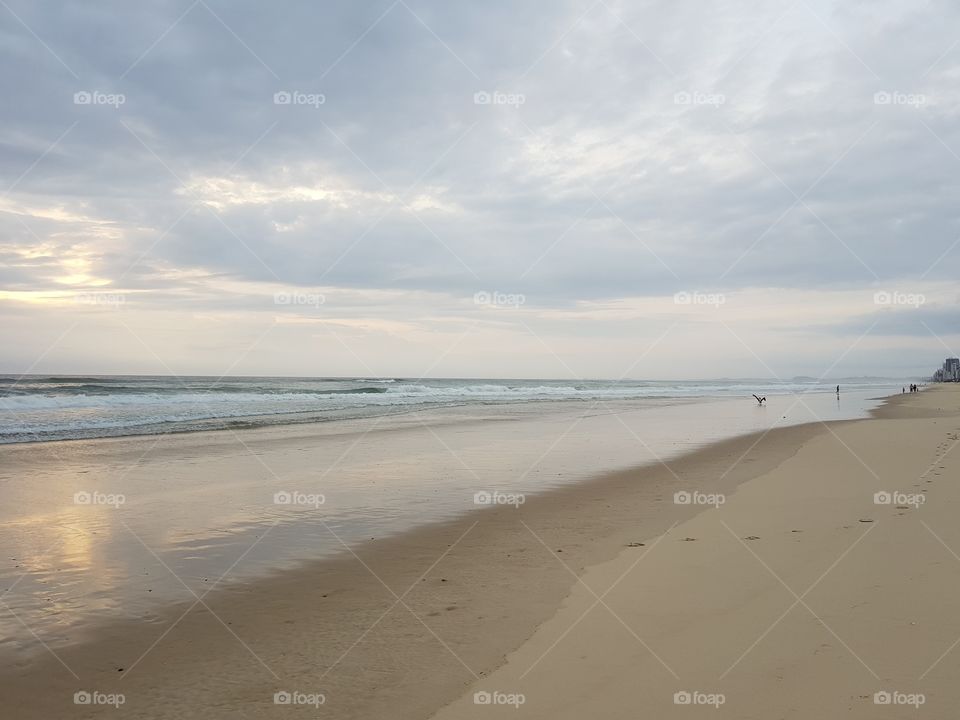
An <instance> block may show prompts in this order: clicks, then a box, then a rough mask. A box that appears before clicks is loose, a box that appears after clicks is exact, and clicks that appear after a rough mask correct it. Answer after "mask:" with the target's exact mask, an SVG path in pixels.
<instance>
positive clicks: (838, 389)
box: [837, 385, 840, 395]
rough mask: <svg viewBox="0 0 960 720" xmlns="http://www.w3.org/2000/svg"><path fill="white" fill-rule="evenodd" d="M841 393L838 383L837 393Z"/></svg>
mask: <svg viewBox="0 0 960 720" xmlns="http://www.w3.org/2000/svg"><path fill="white" fill-rule="evenodd" d="M839 394H840V386H839V385H837V395H839Z"/></svg>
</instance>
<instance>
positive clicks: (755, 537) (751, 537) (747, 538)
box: [744, 535, 760, 540]
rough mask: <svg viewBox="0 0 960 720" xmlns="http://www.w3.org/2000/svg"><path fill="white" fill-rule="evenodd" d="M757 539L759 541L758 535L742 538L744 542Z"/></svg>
mask: <svg viewBox="0 0 960 720" xmlns="http://www.w3.org/2000/svg"><path fill="white" fill-rule="evenodd" d="M759 539H760V536H759V535H747V536H746V537H745V538H744V540H759Z"/></svg>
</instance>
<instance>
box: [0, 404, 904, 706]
mask: <svg viewBox="0 0 960 720" xmlns="http://www.w3.org/2000/svg"><path fill="white" fill-rule="evenodd" d="M898 397H900V396H899V395H894V396H891V398H889V399H888V401H887V403H886V404H885V406H884V407H887V406H889V405H892V404H896V399H897V398H898ZM905 397H909V396H905ZM845 422H859V421H857V420H853V421H836V424H842V423H845ZM825 432H827V431H826V430H825V429H824V428H823V427H822V426H821V425H820V424H819V423H811V424H806V425H797V426H790V427H782V428H775V429H773V430H769V431H767V432H766V433H754V434H752V435H747V436H740V437H737V438H733V439H730V440H725V441H721V442H719V443H714V444H711V445H708V446H706V447H704V448H701V449H699V450H695V451H693V452H692V453H688V454H685V455H683V456H681V457H680V458H677V459H671V460H669V461H668V466H664V465H653V466H642V467H640V468H633V469H630V470H625V471H618V472H614V473H608V474H605V475H602V476H600V477H596V478H593V479H590V480H587V481H583V482H578V483H576V484H572V485H568V486H564V487H559V488H554V489H551V490H549V491H547V492H544V493H542V494H538V495H536V496H534V497H532V498H530V500H529V501H528V503H527V504H525V505H523V506H521V507H520V508H518V509H515V508H513V507H493V508H486V509H482V510H479V511H476V512H474V513H470V514H468V515H467V516H464V517H459V518H456V519H454V520H452V521H447V522H441V523H438V524H433V525H427V526H423V527H419V528H416V529H414V530H411V531H407V532H404V533H402V534H400V535H394V536H391V537H389V538H387V539H384V540H371V541H368V542H367V543H364V544H363V545H361V546H358V547H356V548H349V549H344V550H343V554H342V555H341V557H339V558H332V559H326V560H319V561H315V562H312V563H309V562H308V563H304V564H303V565H301V566H300V567H299V568H297V569H295V570H285V571H281V572H278V573H277V574H276V575H274V576H273V577H270V578H266V579H260V580H255V581H251V582H244V583H237V584H230V585H227V586H224V587H222V588H220V589H217V590H216V591H215V592H213V593H211V594H210V595H209V596H205V595H203V594H202V593H203V592H204V591H205V590H206V589H208V588H209V586H208V587H207V588H204V589H202V590H196V589H195V590H194V592H197V595H198V596H199V597H201V598H203V601H202V602H194V600H193V599H191V600H190V601H189V602H187V603H182V604H177V605H173V606H170V607H167V608H166V611H165V612H164V613H162V614H161V615H160V616H158V617H157V618H155V619H154V620H153V622H151V623H149V624H147V623H137V622H118V623H113V624H110V625H105V626H103V627H101V628H100V629H99V631H98V639H97V640H96V641H95V642H88V643H83V644H81V645H77V646H72V647H67V648H63V649H62V650H61V649H59V648H58V649H57V654H58V655H59V656H60V657H61V658H62V659H63V660H64V662H65V663H66V665H67V666H69V667H73V666H74V665H77V667H78V670H77V672H76V674H77V675H78V676H80V678H81V682H78V681H77V680H75V679H74V678H73V677H72V676H71V675H70V674H69V672H68V670H66V669H65V668H64V667H63V666H62V665H60V663H59V661H57V660H56V659H55V658H53V657H52V656H50V655H44V656H41V657H39V658H34V659H31V660H28V661H26V662H24V663H22V664H21V665H19V666H17V667H16V669H15V670H16V672H14V673H13V674H9V673H5V674H4V675H3V676H2V677H0V684H2V686H3V687H4V691H5V693H7V694H9V693H14V694H16V695H20V696H21V697H23V695H21V693H28V694H29V695H28V696H29V697H32V698H33V701H34V704H37V700H38V699H41V698H42V700H43V702H42V703H40V705H41V706H40V707H37V708H36V714H25V715H24V717H44V716H50V715H51V714H56V713H62V712H64V709H65V707H66V706H67V705H69V708H70V709H71V711H73V712H76V711H77V708H76V707H74V706H73V705H72V704H70V703H66V702H65V699H69V698H72V693H73V692H75V691H76V690H78V689H84V688H87V689H96V690H99V691H101V692H123V693H124V694H125V695H126V697H127V703H126V707H127V708H134V707H135V708H136V711H137V713H138V717H167V716H169V717H193V716H196V717H200V716H204V717H209V713H208V712H207V711H205V710H203V709H202V706H206V705H207V703H212V704H214V705H217V706H223V705H226V706H229V705H230V704H231V703H236V704H237V707H241V706H242V707H243V708H245V709H244V712H246V713H248V716H258V715H251V713H252V712H254V710H255V711H256V712H262V713H263V714H264V716H270V713H275V712H276V708H275V706H274V705H273V703H272V697H273V693H274V692H277V691H278V690H283V689H285V688H286V689H289V690H297V691H299V692H304V693H310V692H314V693H323V694H324V695H325V696H326V699H327V702H326V710H327V711H329V712H331V713H332V714H333V715H334V716H336V717H362V716H368V717H369V716H370V714H371V713H383V712H387V711H389V712H393V713H396V712H397V711H398V709H400V708H404V710H403V711H402V712H401V713H400V714H399V715H398V716H399V717H411V718H412V717H425V716H426V714H428V713H430V712H432V711H434V710H436V709H437V708H439V707H440V706H442V705H444V704H445V703H447V702H450V701H453V700H454V699H455V698H456V697H457V695H458V694H459V692H460V691H461V690H462V688H463V687H465V686H466V684H467V683H468V682H470V681H472V680H474V679H475V677H474V673H476V674H477V675H482V674H486V673H489V672H492V671H493V670H495V669H496V668H497V667H499V666H500V665H501V664H502V662H503V658H504V656H505V654H506V653H507V652H509V651H511V650H515V649H516V648H518V647H519V646H520V645H521V644H522V641H523V640H524V639H526V638H528V637H530V636H531V635H532V634H533V633H534V631H535V630H536V629H537V628H538V627H539V626H540V625H541V624H542V623H544V622H545V621H546V620H548V619H549V618H550V617H551V616H552V615H553V614H554V613H556V612H557V611H558V609H559V608H560V607H561V606H562V604H563V602H564V600H565V598H566V597H567V596H568V594H569V592H570V590H571V588H573V586H574V585H575V584H576V582H577V580H576V578H575V577H573V574H571V572H570V570H568V569H567V568H568V567H569V568H570V569H572V570H573V571H574V572H575V573H576V574H580V573H582V572H584V571H585V569H586V568H588V567H592V566H594V565H596V564H598V563H602V562H605V561H609V560H610V559H611V558H613V557H615V556H616V555H617V554H618V553H619V552H621V551H622V550H623V548H624V546H625V545H628V544H630V543H648V542H649V541H650V540H651V539H652V538H654V537H657V536H659V535H660V534H662V533H663V532H664V531H666V530H667V529H668V528H669V527H670V525H671V524H675V523H677V522H682V521H684V520H686V519H689V518H691V517H694V516H695V515H697V514H699V513H700V512H701V511H702V508H700V507H697V506H679V505H675V504H673V502H672V497H671V496H672V493H673V492H674V491H676V490H678V489H684V490H688V491H691V492H692V491H700V492H705V491H710V492H723V493H725V494H729V493H731V492H733V491H735V490H736V488H737V487H738V486H739V485H741V484H742V483H744V482H746V481H749V480H751V479H754V478H756V477H759V476H760V475H762V474H763V473H764V472H768V471H770V470H771V469H773V468H775V467H776V466H778V465H779V464H780V463H782V462H783V461H785V460H786V459H787V458H789V457H791V456H792V455H794V454H795V453H796V452H797V451H798V450H799V448H800V447H802V446H803V445H804V444H805V443H806V442H807V441H809V440H810V439H811V438H813V437H815V436H817V435H819V434H821V433H825ZM741 456H742V457H743V459H742V461H740V462H738V460H739V459H740V458H741ZM730 466H732V470H731V471H730V472H729V473H727V474H726V476H725V477H724V478H723V479H722V480H721V481H717V480H716V474H717V468H718V467H723V468H726V467H730ZM677 476H679V477H682V478H683V480H684V483H683V485H684V486H683V487H682V488H681V487H680V483H679V482H678V480H677ZM638 547H640V548H641V549H642V547H643V546H638ZM554 551H557V554H556V555H553V552H554ZM560 553H562V554H563V560H564V563H563V564H560V563H557V562H556V559H555V558H556V557H559V554H560ZM438 559H439V560H438ZM564 565H566V566H567V567H564ZM423 573H426V574H425V575H424V576H423V577H422V578H421V574H423ZM213 580H214V579H213V578H211V582H212V581H213ZM405 591H406V592H408V594H407V595H404V594H403V593H404V592H405ZM394 593H396V595H394ZM397 597H400V598H401V601H399V602H398V601H397ZM518 598H523V601H522V602H521V601H519V600H518ZM191 605H192V606H193V607H192V608H191ZM391 606H393V609H392V610H390V608H391ZM184 612H185V613H186V614H185V616H184V617H183V618H182V619H181V620H179V621H177V620H176V618H178V617H181V615H184ZM385 613H386V614H385ZM378 619H379V620H378ZM221 621H222V622H221ZM371 626H372V628H373V629H372V630H371V629H370V628H371ZM304 627H306V628H309V632H308V633H306V634H305V633H304V631H303V630H302V628H304ZM358 638H360V640H359V642H358ZM318 640H319V641H320V643H318V642H317V641H318ZM241 641H242V642H241ZM154 642H156V645H155V646H154V648H153V649H152V650H149V652H147V653H146V655H144V651H145V650H147V649H148V648H149V646H150V645H152V644H153V643H154ZM354 643H356V645H354ZM318 644H322V646H323V647H322V648H318V647H317V645H318ZM391 648H392V649H391ZM141 656H143V659H142V660H140V659H139V658H141ZM186 657H190V661H189V663H190V665H189V667H179V666H178V667H171V665H175V664H176V663H172V662H171V661H172V659H174V658H180V659H181V660H182V659H183V658H186ZM258 658H259V659H258ZM291 662H292V665H291ZM411 665H415V666H416V667H418V668H421V670H423V674H424V675H427V676H428V677H429V678H430V680H429V682H428V686H427V687H426V688H425V687H424V685H423V683H422V682H420V681H418V683H417V684H416V687H411V686H410V685H409V683H408V682H405V678H407V672H408V668H409V667H410V666H411ZM274 666H275V667H276V669H274ZM80 668H82V669H83V672H81V671H80ZM121 668H122V669H121ZM331 668H332V669H331ZM370 668H376V670H375V671H372V670H370ZM128 673H129V677H128ZM55 676H56V677H58V678H59V680H58V681H56V682H52V681H51V678H52V677H55ZM321 676H322V679H321ZM224 677H231V678H233V679H232V680H231V681H230V682H229V683H227V686H226V687H219V688H207V689H203V686H204V685H207V684H209V683H204V682H201V679H202V678H206V679H207V680H208V681H211V682H212V683H213V684H216V682H217V681H216V678H224ZM238 678H243V681H242V682H241V681H239V680H238ZM198 683H199V684H198ZM318 686H319V687H318ZM44 688H46V689H45V690H44ZM54 688H56V689H54ZM71 688H73V689H72V690H71ZM239 688H243V690H242V691H241V690H239ZM67 691H69V692H67ZM158 693H159V694H158ZM198 693H199V695H197V694H198ZM181 694H185V696H186V697H189V698H191V700H190V703H191V704H190V706H181V707H178V708H177V710H176V712H173V710H172V709H171V708H169V707H167V708H163V709H160V708H158V707H157V706H156V703H157V701H158V698H159V697H169V696H174V697H177V696H179V695H181ZM168 704H169V703H168ZM198 706H201V707H198ZM24 707H25V710H26V709H29V708H30V703H25V704H24ZM168 713H169V714H168ZM92 716H94V715H91V717H92Z"/></svg>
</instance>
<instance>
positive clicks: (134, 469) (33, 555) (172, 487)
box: [0, 391, 876, 654]
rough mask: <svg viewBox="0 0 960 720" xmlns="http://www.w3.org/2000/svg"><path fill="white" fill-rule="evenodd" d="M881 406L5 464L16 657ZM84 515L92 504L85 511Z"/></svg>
mask: <svg viewBox="0 0 960 720" xmlns="http://www.w3.org/2000/svg"><path fill="white" fill-rule="evenodd" d="M875 395H876V392H875V391H874V392H871V393H859V394H858V393H853V392H851V393H849V394H845V395H844V403H843V407H840V406H839V405H838V404H837V402H836V400H835V399H834V398H833V397H832V395H823V396H820V395H816V396H808V397H806V398H804V399H803V401H802V402H798V401H797V400H796V399H795V398H792V397H789V396H780V397H776V398H773V400H772V401H768V405H767V406H766V407H763V408H758V407H756V405H755V404H753V403H752V401H751V403H746V402H744V401H740V400H723V401H696V402H695V401H690V400H686V401H676V400H673V401H650V400H646V401H642V402H636V401H630V402H608V403H579V402H578V403H553V404H550V405H524V406H522V407H517V408H504V407H491V408H484V409H481V410H478V409H476V408H471V409H470V411H469V413H470V414H469V416H468V415H466V414H464V413H463V411H461V410H458V409H456V408H447V409H444V410H436V411H430V412H423V413H413V414H410V415H406V416H403V417H392V418H378V419H372V420H366V421H355V422H343V423H328V424H326V425H323V426H294V427H287V428H270V429H264V430H256V431H248V432H243V433H236V432H229V431H222V432H216V433H197V434H192V435H168V436H158V437H147V438H144V437H137V438H124V439H108V440H92V441H69V442H57V443H41V444H24V445H9V446H4V447H3V448H0V454H2V455H3V468H4V470H3V472H2V475H0V493H2V498H0V499H2V502H0V545H2V546H3V547H4V548H7V549H8V551H7V553H6V555H7V557H5V558H3V565H2V568H0V582H2V585H0V587H2V588H3V590H4V595H3V602H4V603H5V604H6V605H7V607H8V608H9V612H7V613H5V614H3V615H0V634H2V636H3V638H4V640H3V649H4V652H10V653H18V654H23V653H29V652H32V651H35V650H36V649H37V648H38V647H42V645H41V641H42V642H43V643H48V644H52V645H56V644H61V643H68V642H76V641H78V640H80V639H82V638H83V637H84V634H85V633H87V632H91V631H92V629H93V628H95V627H96V625H97V623H98V622H99V621H101V620H106V619H110V618H117V617H136V618H146V619H149V618H150V617H151V616H152V614H153V612H155V611H156V610H157V609H158V608H159V607H161V606H163V605H165V604H169V603H172V602H177V601H182V600H185V599H191V598H193V597H194V595H196V596H202V594H203V593H205V592H207V591H208V590H210V589H211V588H212V587H214V586H217V585H218V584H219V583H222V582H229V581H236V580H242V579H245V578H250V577H254V576H258V575H262V574H264V573H268V572H271V571H274V570H277V569H280V568H283V567H287V566H290V565H293V564H295V563H298V562H300V561H304V560H308V559H316V558H322V557H325V556H329V555H333V554H336V553H339V552H342V551H343V550H344V545H345V544H352V543H358V542H362V541H364V540H367V539H369V538H371V537H383V536H385V535H389V534H393V533H397V532H400V531H402V530H405V529H407V528H410V527H413V526H415V525H418V524H423V523H427V522H433V521H440V520H445V519H449V518H451V517H454V516H457V515H460V514H463V513H465V512H469V511H470V510H473V509H476V507H477V505H476V503H477V500H476V497H475V496H476V495H477V493H488V494H489V493H498V492H500V493H512V494H514V495H515V494H517V493H521V494H522V493H527V494H529V493H536V492H542V491H545V490H548V489H549V488H551V487H556V486H558V485H562V484H565V483H570V482H576V481H578V480H581V479H583V478H586V477H588V476H592V475H595V474H597V473H601V472H605V471H609V470H616V469H621V468H625V467H630V466H636V465H640V464H643V463H650V462H656V461H658V460H660V459H667V458H670V457H675V456H676V455H678V454H680V453H682V452H684V451H686V450H689V449H692V448H694V447H697V446H700V445H703V444H705V443H707V442H711V441H714V440H718V439H722V438H725V437H731V436H734V435H738V434H744V433H747V432H752V431H756V430H764V429H767V428H769V427H774V426H779V425H789V424H798V423H802V422H809V421H811V420H815V419H818V418H822V419H825V420H829V419H841V418H845V417H859V416H862V415H864V414H865V412H866V410H867V408H869V407H872V406H874V405H875V404H876V400H875V399H874V396H875ZM78 498H79V499H78Z"/></svg>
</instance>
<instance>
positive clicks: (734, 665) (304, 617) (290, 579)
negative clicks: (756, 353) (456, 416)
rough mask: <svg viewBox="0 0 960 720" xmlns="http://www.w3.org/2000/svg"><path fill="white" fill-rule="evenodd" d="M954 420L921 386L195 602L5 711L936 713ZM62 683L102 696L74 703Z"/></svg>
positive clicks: (942, 680) (17, 691) (137, 628)
mask: <svg viewBox="0 0 960 720" xmlns="http://www.w3.org/2000/svg"><path fill="white" fill-rule="evenodd" d="M958 429H960V392H957V389H955V388H952V387H938V388H935V389H934V390H931V391H929V392H925V393H921V394H919V395H909V396H904V397H902V398H899V397H898V398H895V399H894V401H893V402H891V403H890V404H889V405H888V406H887V407H886V408H884V410H883V411H882V412H881V413H879V417H878V418H877V419H871V420H864V421H852V422H840V423H831V424H830V425H829V426H826V425H820V424H815V425H806V426H800V427H792V428H784V429H778V430H774V431H772V432H770V433H768V434H766V435H752V436H747V437H743V438H738V439H736V440H732V441H726V442H723V443H719V444H716V445H712V446H710V447H708V448H706V449H704V450H701V451H698V452H695V453H692V454H690V455H687V456H684V457H682V458H680V459H678V460H676V461H671V462H670V463H669V467H667V466H663V465H656V466H652V467H645V468H639V469H636V470H632V471H629V472H621V473H616V474H612V475H606V476H603V477H600V478H597V479H595V480H592V481H590V482H585V483H581V484H578V485H575V486H571V487H567V488H562V489H559V490H556V491H552V492H550V493H546V494H544V495H542V496H539V497H537V498H534V499H531V500H529V501H528V502H527V503H526V504H524V505H522V506H520V507H519V508H513V507H510V506H503V507H496V508H490V509H487V510H483V511H480V512H477V513H473V514H471V515H470V516H467V517H464V518H460V519H457V520H455V521H452V522H447V523H443V524H437V525H431V526H426V527H422V528H419V529H417V530H415V531H412V532H408V533H405V534H403V535H400V536H396V537H392V538H388V539H383V540H374V541H371V542H368V543H366V544H363V545H361V546H359V547H358V548H356V549H355V550H353V551H350V552H348V551H344V553H343V554H342V556H340V557H339V558H336V559H333V560H324V561H322V562H316V563H312V564H308V565H305V566H303V567H300V568H298V569H296V570H290V571H284V572H279V573H277V574H275V575H274V576H272V577H271V578H269V579H268V580H260V581H256V582H250V583H245V584H240V585H231V586H226V587H224V588H220V587H216V588H214V589H213V590H212V591H210V592H209V594H208V595H204V594H202V593H200V592H198V596H199V598H200V599H199V600H195V599H191V600H190V601H189V602H187V603H184V604H179V605H176V606H172V607H170V608H168V610H167V611H165V612H164V613H162V615H161V616H159V617H157V618H155V619H154V621H153V622H150V623H143V622H139V623H135V622H118V623H114V624H112V625H110V626H106V627H102V628H99V629H98V631H97V635H96V637H95V638H94V639H93V640H91V641H88V642H84V643H81V644H77V645H74V646H70V647H66V648H58V649H57V650H56V655H57V657H54V656H53V654H46V655H43V656H41V657H39V658H38V659H35V660H32V661H30V662H24V663H23V664H21V665H20V666H17V667H7V668H4V670H3V674H2V676H0V693H2V695H3V697H4V699H5V702H6V703H7V704H8V707H16V708H17V713H16V716H17V717H23V718H50V717H65V716H70V717H103V716H107V715H111V714H114V715H119V714H121V713H122V714H123V715H125V716H127V717H137V718H141V717H142V718H193V717H198V718H199V717H203V718H221V717H222V718H228V717H229V718H234V717H246V718H260V717H265V718H267V717H269V718H275V717H287V716H290V717H301V716H303V717H306V716H318V715H320V716H326V717H337V718H353V717H356V718H370V717H395V718H425V717H438V718H469V717H490V716H491V715H492V714H497V713H507V714H509V715H510V716H511V717H538V718H540V717H542V718H555V717H561V718H562V717H574V716H576V717H578V718H579V717H582V716H584V715H585V714H586V715H587V716H590V717H610V718H617V717H631V718H634V717H637V716H638V714H641V715H643V716H649V717H688V716H696V715H698V714H699V715H702V714H704V713H711V712H714V713H716V715H715V716H716V717H742V718H750V717H757V718H760V717H763V718H769V717H841V716H842V717H905V716H907V715H909V714H910V713H913V712H914V708H913V707H912V706H904V705H896V706H894V705H891V706H878V705H875V704H874V702H873V698H874V693H876V692H878V691H884V690H887V691H890V692H894V691H896V692H900V693H904V695H902V696H900V695H898V696H896V698H897V699H898V700H908V699H912V700H914V701H916V700H917V698H915V697H912V696H911V695H910V694H911V693H923V694H924V698H923V699H924V701H925V702H924V705H923V706H922V710H923V711H924V712H926V713H927V714H928V715H932V716H933V717H943V716H944V714H945V713H946V712H947V710H948V709H951V710H952V708H953V707H956V706H957V705H958V704H960V697H958V696H960V690H958V689H957V688H956V685H957V684H956V683H955V682H953V678H952V674H953V673H952V668H954V667H955V662H954V661H955V659H956V658H955V656H954V655H953V654H952V648H951V646H952V644H953V643H954V642H955V641H956V640H957V639H958V638H960V615H958V614H957V613H956V612H955V611H954V602H953V598H955V597H956V595H957V590H960V558H958V557H957V556H955V555H954V554H953V551H952V548H956V549H957V550H958V551H960V531H958V530H957V529H956V523H955V522H951V521H952V520H953V518H952V517H951V516H950V512H951V509H952V507H958V506H960V505H957V502H956V501H957V500H960V498H957V497H955V494H956V493H958V492H960V491H958V490H957V489H956V488H955V487H954V486H952V485H951V484H950V482H949V480H950V479H951V470H952V476H953V477H956V467H957V466H956V462H955V458H954V455H953V454H952V453H948V451H949V450H950V449H952V447H953V444H954V441H955V438H956V437H957V432H958ZM944 453H948V454H945V455H944ZM940 456H942V457H940ZM938 458H940V459H939V460H938ZM681 490H682V491H688V492H693V491H699V492H702V493H709V494H722V495H723V499H724V500H725V502H724V503H723V504H722V505H721V506H720V507H719V508H717V509H711V508H710V507H709V506H699V505H677V504H675V503H674V502H673V497H674V493H675V492H677V491H681ZM878 491H900V492H903V493H905V494H908V495H909V494H912V493H916V494H922V495H923V497H924V498H925V501H924V503H923V505H921V506H919V507H913V506H910V505H908V506H907V507H905V508H898V507H896V506H895V505H877V504H875V503H874V493H876V492H878ZM922 491H926V492H922ZM908 499H909V498H908ZM861 521H863V522H861ZM866 521H870V522H866ZM598 598H600V599H599V600H598ZM798 598H799V600H798ZM956 652H958V653H960V650H957V651H956ZM941 656H943V657H942V659H941ZM938 660H939V662H938ZM84 690H86V691H97V692H100V693H104V694H105V695H109V694H111V693H122V694H123V697H124V704H123V706H122V708H121V709H120V710H115V709H114V708H113V707H109V706H106V707H104V706H100V707H97V706H92V705H80V706H77V705H75V704H74V702H73V698H74V693H75V692H77V691H84ZM282 691H288V692H291V693H300V694H301V695H298V696H297V699H298V700H301V701H304V702H319V699H320V697H319V696H320V695H322V696H323V700H324V703H323V705H322V707H321V708H320V709H319V712H318V710H317V708H316V707H315V706H314V705H310V704H303V705H276V704H275V703H274V694H275V693H277V692H282ZM477 692H481V693H483V692H490V693H498V694H497V695H496V696H491V697H492V698H493V700H494V701H495V702H498V703H499V702H501V701H513V702H514V703H515V705H503V704H498V705H496V706H494V707H491V706H490V705H484V704H476V703H475V693H477ZM677 692H690V693H702V694H697V695H691V697H692V698H693V699H694V700H695V701H697V702H700V701H704V702H705V701H708V700H709V701H713V702H715V703H717V702H719V700H720V699H721V698H720V696H721V695H722V700H723V704H721V705H720V706H719V710H718V711H717V710H714V707H713V706H709V705H707V706H705V705H702V704H696V705H693V704H691V705H677V704H674V694H675V693H677ZM486 697H487V696H480V699H481V700H482V699H485V698H486ZM521 699H522V700H523V702H522V704H521V703H520V700H521ZM440 708H442V709H440ZM438 709H439V711H438Z"/></svg>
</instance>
